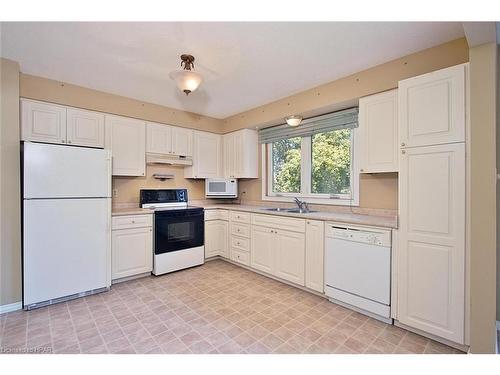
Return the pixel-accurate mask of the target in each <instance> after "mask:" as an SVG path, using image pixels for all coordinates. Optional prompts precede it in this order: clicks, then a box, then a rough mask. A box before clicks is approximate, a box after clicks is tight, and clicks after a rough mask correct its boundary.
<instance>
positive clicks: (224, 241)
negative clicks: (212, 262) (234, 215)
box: [219, 220, 229, 258]
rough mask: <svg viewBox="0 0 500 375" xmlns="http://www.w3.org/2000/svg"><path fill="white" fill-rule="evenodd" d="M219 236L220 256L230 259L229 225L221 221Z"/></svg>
mask: <svg viewBox="0 0 500 375" xmlns="http://www.w3.org/2000/svg"><path fill="white" fill-rule="evenodd" d="M219 226H220V229H219V236H220V241H221V244H220V256H221V257H223V258H229V223H228V222H227V221H223V220H219Z"/></svg>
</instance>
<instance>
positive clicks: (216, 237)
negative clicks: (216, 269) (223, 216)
mask: <svg viewBox="0 0 500 375" xmlns="http://www.w3.org/2000/svg"><path fill="white" fill-rule="evenodd" d="M228 227H229V224H228V222H227V221H224V220H208V221H205V258H211V257H214V256H217V255H220V256H222V257H224V258H228V257H229V251H228V232H229V230H228Z"/></svg>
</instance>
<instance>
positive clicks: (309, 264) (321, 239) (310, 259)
mask: <svg viewBox="0 0 500 375" xmlns="http://www.w3.org/2000/svg"><path fill="white" fill-rule="evenodd" d="M324 243H325V229H324V223H323V222H322V221H319V220H307V221H306V255H305V258H306V267H305V269H306V270H305V273H306V280H305V281H306V287H308V288H310V289H313V290H315V291H317V292H320V293H323V290H324V283H323V276H324Z"/></svg>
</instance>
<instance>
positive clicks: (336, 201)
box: [261, 128, 359, 206]
mask: <svg viewBox="0 0 500 375" xmlns="http://www.w3.org/2000/svg"><path fill="white" fill-rule="evenodd" d="M357 131H358V128H353V129H351V198H346V197H345V195H344V194H317V193H316V194H315V193H311V187H312V184H311V182H312V181H311V180H312V173H311V169H312V137H311V136H307V137H301V144H300V150H301V168H300V193H275V192H273V178H272V155H271V152H272V144H271V143H264V144H262V149H261V152H262V200H264V201H277V202H293V201H294V200H293V198H295V197H297V198H299V199H302V200H304V201H306V202H308V203H316V204H327V205H339V206H359V173H356V172H357V171H359V157H358V155H357V150H358V149H359V147H357V146H358V138H359V137H358V135H357Z"/></svg>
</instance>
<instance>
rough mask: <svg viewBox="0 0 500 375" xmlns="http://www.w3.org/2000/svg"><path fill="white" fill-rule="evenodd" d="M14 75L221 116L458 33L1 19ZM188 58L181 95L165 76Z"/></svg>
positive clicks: (370, 26) (426, 27)
mask: <svg viewBox="0 0 500 375" xmlns="http://www.w3.org/2000/svg"><path fill="white" fill-rule="evenodd" d="M1 27H2V30H1V34H2V35H1V42H2V44H1V45H0V47H1V51H0V52H1V56H2V57H6V58H9V59H12V60H16V61H19V63H20V65H21V71H22V72H23V73H28V74H33V75H38V76H42V77H47V78H52V79H56V80H60V81H64V82H68V83H73V84H76V85H80V86H84V87H89V88H92V89H97V90H102V91H106V92H110V93H114V94H118V95H123V96H127V97H131V98H135V99H139V100H142V101H146V102H151V103H156V104H160V105H165V106H169V107H173V108H177V109H183V110H187V111H192V112H196V113H200V114H203V115H208V116H212V117H216V118H225V117H228V116H231V115H233V114H236V113H239V112H242V111H245V110H248V109H251V108H254V107H257V106H259V105H262V104H266V103H269V102H271V101H274V100H277V99H280V98H283V97H286V96H288V95H291V94H294V93H297V92H300V91H303V90H306V89H309V88H312V87H315V86H318V85H320V84H323V83H327V82H329V81H333V80H335V79H338V78H340V77H343V76H346V75H349V74H352V73H355V72H357V71H360V70H363V69H367V68H369V67H372V66H375V65H377V64H381V63H383V62H386V61H390V60H393V59H395V58H398V57H401V56H404V55H407V54H410V53H413V52H416V51H419V50H422V49H425V48H428V47H431V46H434V45H438V44H441V43H444V42H447V41H450V40H453V39H456V38H459V37H462V36H463V35H464V31H463V28H462V24H461V23H458V22H437V23H430V22H420V23H411V22H404V23H390V22H377V23H368V22H366V23H361V22H360V23H357V22H344V23H342V22H324V23H321V22H315V23H312V22H295V23H290V22H286V23H278V22H271V23H258V22H254V23H252V22H247V23H216V22H214V23H202V22H199V23H181V22H164V23H96V22H90V23H70V22H67V23H55V22H48V23H28V22H22V23H5V22H4V23H2V25H1ZM182 53H191V54H193V55H194V56H195V58H196V61H195V68H196V70H197V71H198V72H200V73H201V74H202V75H203V76H204V78H205V82H204V83H203V85H202V86H201V87H200V89H199V90H198V91H195V92H193V93H192V94H190V95H189V96H188V97H186V96H185V95H184V94H183V93H182V92H180V91H179V90H177V88H176V87H175V85H174V82H173V81H171V80H170V79H169V78H168V73H169V72H170V71H172V70H175V69H178V68H179V64H180V59H179V55H180V54H182Z"/></svg>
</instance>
